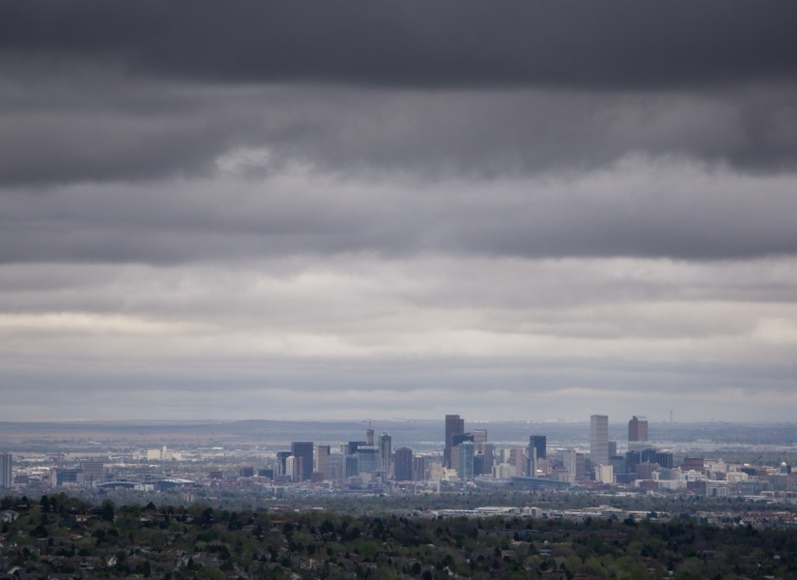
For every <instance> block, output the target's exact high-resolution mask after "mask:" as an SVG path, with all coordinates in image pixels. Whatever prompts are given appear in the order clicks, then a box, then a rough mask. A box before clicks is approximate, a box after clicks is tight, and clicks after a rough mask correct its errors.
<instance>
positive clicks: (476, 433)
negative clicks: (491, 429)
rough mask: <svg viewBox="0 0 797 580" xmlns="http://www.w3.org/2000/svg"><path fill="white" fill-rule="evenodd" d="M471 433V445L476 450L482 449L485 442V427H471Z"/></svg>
mask: <svg viewBox="0 0 797 580" xmlns="http://www.w3.org/2000/svg"><path fill="white" fill-rule="evenodd" d="M471 433H473V445H474V447H475V448H476V451H477V452H478V451H480V450H482V449H483V448H484V445H485V443H487V429H473V430H471Z"/></svg>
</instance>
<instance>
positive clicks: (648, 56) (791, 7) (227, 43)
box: [0, 1, 797, 88]
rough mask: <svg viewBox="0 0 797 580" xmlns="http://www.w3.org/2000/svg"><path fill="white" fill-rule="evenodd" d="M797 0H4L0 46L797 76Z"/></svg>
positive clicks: (386, 81) (159, 62) (276, 63)
mask: <svg viewBox="0 0 797 580" xmlns="http://www.w3.org/2000/svg"><path fill="white" fill-rule="evenodd" d="M795 21H797V5H795V4H794V3H793V2H645V1H642V2H223V3H222V2H218V3H217V2H4V3H2V6H0V47H2V51H3V52H5V53H14V52H26V51H35V52H37V53H39V54H47V53H56V54H59V55H69V54H71V55H74V56H77V57H81V58H86V57H89V58H101V59H107V60H108V61H113V62H117V63H120V64H121V65H122V66H124V67H125V68H127V69H128V70H131V71H135V72H142V73H145V74H149V73H152V74H159V75H166V76H180V77H183V78H194V79H202V80H224V81H230V80H234V81H242V82H261V81H267V82H275V81H297V80H299V81H304V80H315V81H318V80H324V81H334V82H343V83H358V84H380V85H391V86H410V87H417V86H458V87H465V86H472V87H480V88H481V87H485V86H490V85H492V86H496V85H497V86H518V85H549V86H562V87H581V88H584V87H601V88H649V87H673V86H685V85H695V84H698V85H703V84H713V83H725V82H734V83H735V82H738V81H740V80H743V81H754V80H761V79H771V78H775V79H784V78H786V79H794V78H795V65H794V63H795V60H797V35H795V34H793V32H794V31H793V23H794V22H795Z"/></svg>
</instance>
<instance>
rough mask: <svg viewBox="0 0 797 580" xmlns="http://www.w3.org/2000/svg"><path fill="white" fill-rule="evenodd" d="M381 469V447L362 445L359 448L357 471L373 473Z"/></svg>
mask: <svg viewBox="0 0 797 580" xmlns="http://www.w3.org/2000/svg"><path fill="white" fill-rule="evenodd" d="M374 471H379V448H378V447H368V446H367V445H363V446H361V447H360V448H359V449H357V472H358V473H373V472H374Z"/></svg>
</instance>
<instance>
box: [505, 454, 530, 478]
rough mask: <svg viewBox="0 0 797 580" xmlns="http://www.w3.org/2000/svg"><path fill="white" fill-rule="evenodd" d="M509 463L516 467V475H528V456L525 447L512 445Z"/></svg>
mask: <svg viewBox="0 0 797 580" xmlns="http://www.w3.org/2000/svg"><path fill="white" fill-rule="evenodd" d="M507 463H508V464H509V465H511V466H512V467H514V468H515V475H517V476H518V477H521V476H523V475H526V457H525V450H524V449H523V447H511V448H510V449H509V459H508V461H507Z"/></svg>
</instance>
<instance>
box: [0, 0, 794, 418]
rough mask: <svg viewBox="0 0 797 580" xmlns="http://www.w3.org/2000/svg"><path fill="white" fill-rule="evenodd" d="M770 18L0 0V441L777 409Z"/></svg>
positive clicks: (789, 197)
mask: <svg viewBox="0 0 797 580" xmlns="http://www.w3.org/2000/svg"><path fill="white" fill-rule="evenodd" d="M795 22H797V3H793V2H768V1H758V2H724V1H716V2H677V1H676V2H672V1H667V2H656V1H648V0H641V1H639V2H621V1H616V2H609V1H591V2H579V1H564V2H502V1H491V2H482V1H479V0H476V1H446V0H438V1H436V0H428V1H411V0H410V1H390V0H388V1H381V2H359V1H351V2H343V1H341V2H314V1H312V0H309V1H303V2H279V1H275V2H262V3H256V2H235V1H233V2H192V1H185V2H156V1H153V2H85V3H84V2H70V1H63V2H37V1H24V2H13V1H9V2H2V3H0V389H2V391H1V392H2V405H0V420H6V421H10V420H80V419H91V420H97V419H108V420H113V419H159V420H161V419H164V420H166V419H180V420H182V419H224V420H227V419H330V420H331V419H363V420H367V419H374V420H378V419H391V418H416V419H434V418H440V419H441V421H442V416H443V415H444V414H447V413H459V414H461V415H462V416H463V417H465V419H466V422H467V421H468V420H479V421H481V420H493V421H496V420H501V419H511V420H524V419H525V420H531V421H551V420H553V421H558V420H567V421H575V420H579V421H584V420H587V419H588V417H589V415H590V414H593V413H602V414H608V415H609V417H610V421H615V420H616V421H627V420H628V419H629V418H630V416H631V415H632V414H635V415H645V416H647V417H648V418H649V420H651V421H659V420H669V418H670V413H671V412H672V414H673V417H674V420H676V421H709V420H719V421H740V420H748V421H790V420H793V419H794V413H795V410H796V409H797V388H795V387H797V35H795V34H794V26H793V24H794V23H795Z"/></svg>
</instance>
